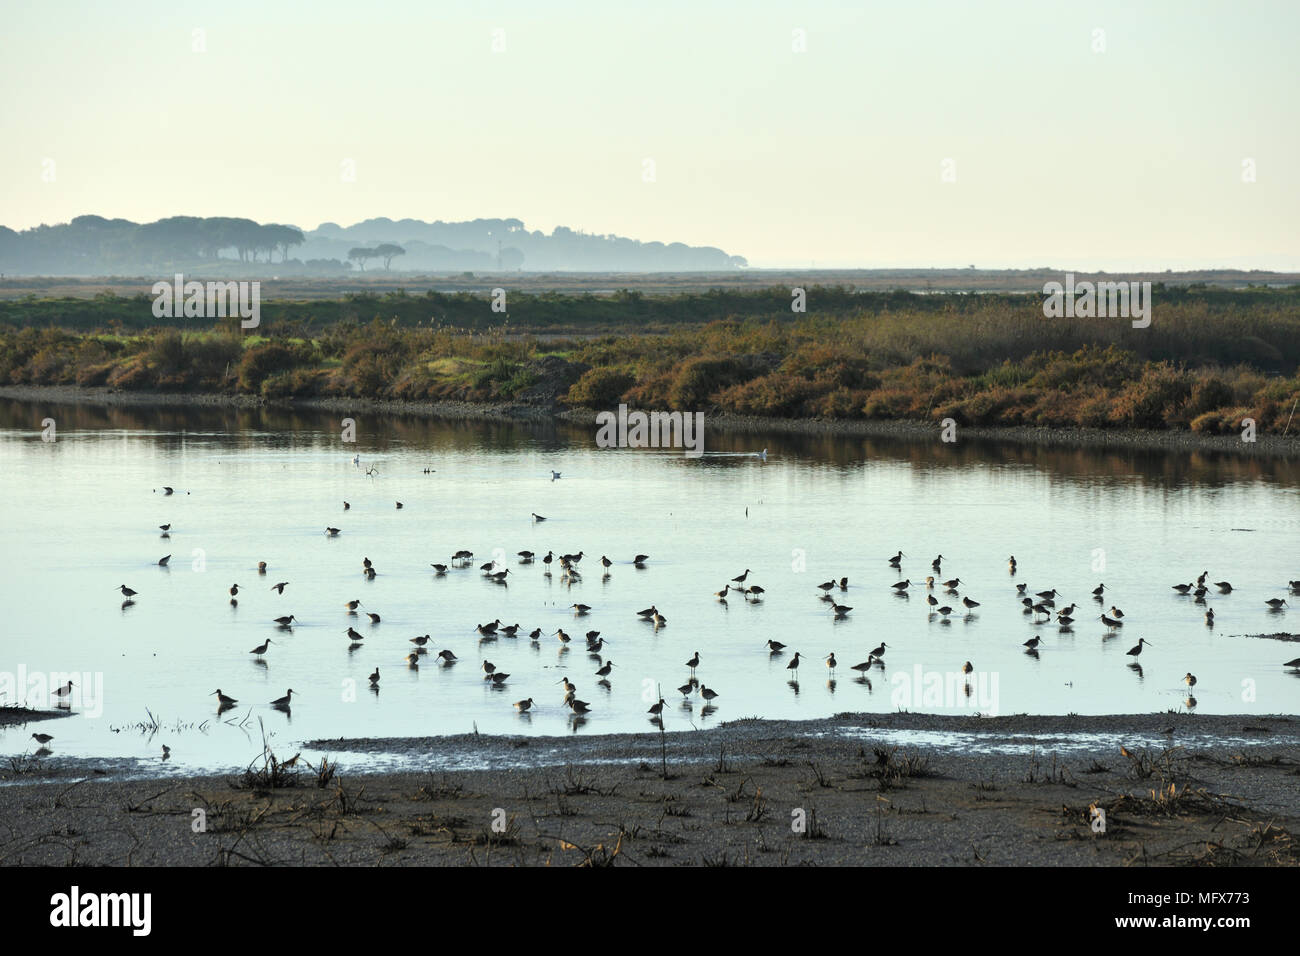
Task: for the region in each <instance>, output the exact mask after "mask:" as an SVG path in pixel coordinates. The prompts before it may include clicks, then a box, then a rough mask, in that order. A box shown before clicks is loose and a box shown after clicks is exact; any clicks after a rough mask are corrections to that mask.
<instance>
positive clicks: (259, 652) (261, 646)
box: [248, 637, 272, 657]
mask: <svg viewBox="0 0 1300 956" xmlns="http://www.w3.org/2000/svg"><path fill="white" fill-rule="evenodd" d="M271 643H272V642H271V639H270V638H269V637H268V638H267V639H266V640H265V641H263V642H262V643H261V644H258V645H257V646H256V647H255V648H253V649H252V650H251V651H249V652H248V653H250V654H256V655H257V656H258V657H261V656H262V655H263V654H265V653H266V649H267V648H268V647H270V646H271Z"/></svg>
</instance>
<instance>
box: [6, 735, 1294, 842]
mask: <svg viewBox="0 0 1300 956" xmlns="http://www.w3.org/2000/svg"><path fill="white" fill-rule="evenodd" d="M900 731H909V732H912V733H913V735H914V736H913V737H912V738H911V739H913V740H915V741H917V742H915V743H913V742H899V740H900V739H901V738H900V737H899V732H900ZM304 749H305V750H310V751H312V752H314V753H317V754H324V753H329V754H331V755H335V756H338V757H340V758H342V760H343V762H344V763H345V764H346V765H347V766H346V767H345V768H344V769H339V767H338V765H337V764H334V762H333V759H332V758H325V759H324V761H322V758H320V757H313V758H312V759H310V760H309V759H307V758H306V757H304V756H298V758H297V760H294V759H293V757H289V758H288V760H287V761H284V762H281V760H276V761H274V762H272V761H271V759H270V758H269V757H267V756H264V757H263V758H259V759H258V760H257V761H254V763H253V765H252V766H251V767H250V768H248V769H247V770H244V771H237V772H233V773H229V774H224V775H215V776H213V775H207V776H188V775H185V774H184V773H176V772H173V773H172V774H171V775H166V774H165V772H162V771H161V770H160V771H159V772H155V773H153V774H150V773H149V770H148V768H140V767H137V768H135V769H134V773H135V774H136V775H135V776H128V777H126V778H123V776H121V774H120V770H121V768H118V770H117V771H114V770H112V769H109V768H106V767H104V766H98V767H96V766H93V765H91V764H90V763H89V762H85V761H67V762H63V761H60V760H59V759H58V758H45V759H43V760H40V761H31V760H27V761H16V762H11V763H10V764H9V765H8V766H7V767H5V769H4V771H3V773H0V778H3V780H4V781H5V783H6V784H7V785H5V786H0V862H3V863H6V864H45V865H63V864H70V863H79V864H97V865H145V866H154V865H177V864H185V865H268V864H270V865H338V864H344V865H384V866H392V865H497V866H544V865H555V866H572V865H578V866H582V865H589V866H595V865H640V866H649V865H659V866H692V865H696V866H713V865H754V866H777V865H797V864H818V865H881V866H914V865H915V866H927V865H930V866H933V865H940V866H953V865H957V866H979V865H991V866H1060V865H1076V866H1077V865H1096V866H1123V865H1168V866H1176V865H1249V866H1295V865H1297V864H1300V842H1298V841H1297V836H1296V835H1297V833H1300V722H1298V721H1296V720H1295V719H1293V718H1290V717H1286V716H1273V717H1260V716H1255V715H1246V716H1195V715H1188V714H1150V715H1113V716H1101V717H1086V716H1069V717H1028V716H1023V715H1021V716H1008V717H996V718H974V717H934V716H927V715H918V714H887V715H861V714H859V715H839V716H837V717H835V718H831V719H829V720H823V721H801V722H782V721H761V720H743V721H735V722H731V723H728V724H726V725H723V726H721V727H718V728H715V729H712V730H707V731H694V732H683V733H672V734H665V735H662V736H660V735H659V734H658V733H653V732H652V733H647V734H620V735H609V736H593V737H582V736H575V737H565V738H559V737H515V736H508V737H507V736H484V735H464V736H459V737H438V738H410V739H403V740H382V741H377V740H332V741H308V742H305V744H304ZM381 755H382V756H381ZM394 755H397V756H399V757H400V758H401V764H402V766H403V767H404V768H405V767H412V768H417V769H403V770H401V771H399V772H365V768H366V767H367V760H368V759H371V758H373V759H374V761H375V762H376V763H379V762H380V761H381V760H384V759H387V760H389V761H391V760H392V759H393V757H394ZM283 756H284V755H281V759H283ZM141 774H143V776H141ZM1103 816H1104V822H1103Z"/></svg>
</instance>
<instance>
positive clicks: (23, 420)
mask: <svg viewBox="0 0 1300 956" xmlns="http://www.w3.org/2000/svg"><path fill="white" fill-rule="evenodd" d="M47 416H53V417H54V418H55V419H56V421H57V422H58V430H59V431H58V434H59V436H60V439H61V440H62V439H66V438H68V437H71V436H70V435H69V433H71V432H98V433H103V432H110V433H111V432H118V433H123V434H122V435H120V436H118V437H126V436H128V435H131V434H138V433H140V432H145V431H148V432H150V433H151V439H152V441H153V442H154V443H155V444H156V445H157V446H158V447H159V448H161V449H163V450H166V451H172V452H174V451H180V450H183V449H185V448H186V447H188V446H190V445H192V444H194V443H199V444H202V445H216V446H218V447H221V448H227V449H230V450H232V451H237V450H240V449H247V448H250V447H254V446H256V447H259V448H267V447H270V448H273V449H286V450H287V449H313V448H315V449H319V448H325V447H329V448H331V449H333V448H335V447H336V446H337V441H338V435H339V434H340V432H341V429H342V420H343V419H344V418H352V419H354V420H355V421H356V431H357V437H358V443H357V444H358V446H359V447H361V448H364V449H365V450H366V452H367V453H369V454H372V455H373V454H383V453H388V452H393V451H396V450H399V449H405V448H409V447H411V446H414V447H418V448H421V449H427V450H428V452H429V453H430V454H431V455H433V456H434V457H435V458H436V456H437V455H438V454H439V453H445V452H451V451H467V450H478V451H484V452H492V451H499V452H515V451H518V450H519V449H520V448H521V447H530V448H534V449H537V450H540V451H548V452H555V453H562V452H564V451H566V450H569V449H573V448H589V447H592V446H593V445H594V441H595V426H594V424H593V425H592V427H590V428H585V427H583V426H581V425H580V424H575V423H571V422H564V421H556V420H551V419H539V420H531V419H530V420H525V421H476V420H443V419H439V420H434V419H430V418H429V417H427V416H424V415H415V414H382V415H381V414H376V413H369V412H365V411H361V412H356V411H347V412H343V411H339V412H324V411H319V410H314V409H292V408H284V407H279V406H274V407H272V406H258V407H249V408H224V407H220V406H207V405H192V406H184V407H166V406H143V405H128V406H115V407H114V406H99V405H81V404H58V405H45V404H35V403H31V402H27V401H19V400H15V399H3V400H0V429H15V430H20V431H25V432H27V433H29V434H34V433H36V432H39V431H40V422H41V420H42V419H43V418H45V417H47ZM706 428H707V418H706ZM10 440H13V439H12V437H10ZM50 445H51V450H53V451H55V453H57V449H58V447H59V443H58V442H54V443H50ZM761 448H767V449H768V454H769V457H770V458H798V459H803V460H807V461H812V462H817V463H819V465H820V466H822V467H826V468H833V469H841V470H842V469H851V468H853V467H855V466H857V465H861V464H862V463H864V462H868V461H874V462H887V463H893V464H896V465H899V466H905V467H908V468H913V469H916V470H918V471H920V472H925V471H942V470H944V469H950V468H952V467H968V466H982V467H987V468H990V469H992V470H994V471H999V470H1015V469H1026V470H1033V471H1037V472H1041V473H1044V474H1047V475H1050V476H1052V477H1053V479H1054V480H1060V481H1066V482H1070V483H1072V484H1077V483H1079V482H1081V481H1082V482H1086V483H1087V484H1089V485H1090V486H1092V487H1093V488H1094V493H1095V494H1098V495H1100V494H1104V493H1105V490H1106V489H1107V488H1108V487H1112V486H1113V485H1114V484H1115V483H1123V482H1125V481H1130V480H1138V481H1140V482H1141V483H1143V484H1144V485H1150V486H1152V487H1154V488H1165V489H1175V488H1181V487H1184V486H1187V485H1190V484H1194V485H1197V486H1199V487H1201V488H1203V489H1208V490H1213V489H1217V488H1222V487H1226V486H1229V485H1232V484H1237V483H1243V482H1246V483H1251V482H1261V481H1262V482H1269V483H1273V484H1277V485H1280V486H1284V487H1297V486H1300V461H1297V460H1287V459H1284V458H1276V457H1250V456H1240V455H1234V454H1231V453H1228V452H1222V451H1217V450H1197V451H1189V452H1175V451H1165V450H1142V449H1137V448H1127V447H1125V448H1070V447H1066V446H1062V445H1047V444H1044V445H1039V444H1024V443H1020V442H1009V441H998V440H996V439H985V438H971V439H964V440H962V441H959V442H954V443H943V442H938V441H934V440H933V439H932V438H929V437H920V436H912V437H904V436H897V437H893V436H891V437H867V436H854V435H844V434H840V433H825V434H801V433H767V434H764V433H761V432H758V433H751V432H748V431H723V430H718V429H708V430H707V439H706V451H707V452H711V453H726V454H745V453H753V452H755V451H757V450H759V449H761ZM701 463H702V464H703V465H704V466H706V467H710V468H727V467H742V466H744V465H745V464H746V460H745V459H743V458H741V459H728V458H725V457H717V458H714V457H706V458H705V459H703V460H702V462H701ZM429 473H430V474H436V469H432V470H431V471H430V472H429ZM1013 573H1014V572H1013Z"/></svg>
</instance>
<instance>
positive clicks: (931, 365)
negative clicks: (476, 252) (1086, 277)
mask: <svg viewBox="0 0 1300 956" xmlns="http://www.w3.org/2000/svg"><path fill="white" fill-rule="evenodd" d="M137 298H138V297H137ZM371 298H372V299H373V301H372V302H367V303H362V302H360V301H358V300H357V299H355V298H348V299H344V300H339V301H337V302H329V303H324V304H322V303H320V302H314V303H279V304H276V303H264V305H263V321H262V325H261V326H260V327H259V328H257V329H254V330H248V331H243V330H240V329H239V327H238V325H237V324H235V323H229V324H227V325H225V326H224V327H214V326H213V325H212V324H209V323H203V328H202V329H201V330H200V329H199V322H198V320H188V322H186V321H185V320H182V324H183V327H181V328H177V327H161V328H157V327H156V328H147V329H134V328H132V327H131V326H130V325H129V324H128V323H125V322H123V321H122V319H121V313H122V311H123V310H124V309H127V308H128V306H131V307H132V308H134V305H132V304H133V303H134V304H136V305H138V303H137V302H136V299H120V298H113V297H102V298H101V299H96V300H79V301H80V302H81V303H82V305H81V306H79V308H86V309H92V308H93V307H94V304H95V303H100V304H102V305H103V306H104V308H103V309H102V310H101V311H100V312H98V313H88V315H97V316H99V318H100V320H101V321H99V323H98V325H95V326H93V327H91V326H90V325H89V322H90V319H88V318H86V317H84V316H83V317H81V318H77V319H76V321H73V322H71V324H72V325H74V326H77V327H76V328H67V327H64V325H63V324H62V323H61V321H60V320H59V318H58V316H57V315H56V314H55V313H54V312H52V311H49V310H45V307H44V306H41V304H40V302H41V301H45V300H37V301H36V302H35V303H33V302H28V301H27V300H16V301H14V302H10V303H7V304H5V306H4V311H3V313H2V314H0V319H3V320H7V321H9V322H10V323H11V324H10V325H7V326H4V325H0V385H81V386H108V387H111V388H117V389H123V390H168V391H182V392H216V393H223V394H244V395H256V396H260V397H265V398H289V397H297V398H305V397H313V398H319V397H352V398H374V399H395V400H400V401H417V402H418V401H462V402H475V403H488V402H490V403H500V402H519V403H523V404H534V405H545V406H550V405H560V406H565V405H569V406H586V407H595V408H608V407H612V406H614V405H617V404H618V403H619V402H627V403H628V404H629V405H633V406H638V407H642V408H673V409H682V410H692V411H694V410H705V411H713V412H716V413H722V414H731V415H743V416H758V417H771V418H775V417H781V418H821V419H832V420H846V421H851V420H897V419H910V420H927V421H938V420H941V419H944V418H949V417H950V418H953V419H954V420H956V421H957V422H958V423H960V424H963V425H978V426H1033V427H1090V428H1155V429H1184V430H1185V429H1190V430H1192V431H1196V432H1200V433H1204V434H1229V433H1233V432H1237V431H1239V430H1240V429H1241V427H1242V426H1241V421H1242V419H1243V418H1247V417H1249V418H1253V419H1255V421H1256V422H1257V427H1258V429H1259V431H1260V432H1262V433H1282V432H1284V431H1286V430H1287V429H1288V427H1290V428H1291V429H1295V428H1297V427H1300V426H1298V425H1297V423H1296V422H1295V421H1293V420H1292V418H1291V416H1292V412H1293V409H1294V408H1295V406H1296V403H1297V401H1300V375H1298V374H1297V370H1298V369H1300V290H1297V289H1281V290H1264V289H1259V290H1214V289H1195V288H1193V289H1182V290H1166V291H1165V292H1164V294H1163V295H1155V296H1154V299H1155V313H1154V318H1153V321H1152V324H1151V326H1150V327H1149V328H1145V329H1134V328H1132V326H1131V324H1130V322H1129V321H1128V320H1125V319H1086V318H1081V319H1047V318H1044V316H1043V314H1042V297H1041V296H1034V295H1030V296H1023V295H989V296H969V295H930V296H918V295H910V294H907V293H891V294H879V293H853V292H849V291H847V290H842V289H834V290H817V289H814V290H811V291H810V294H809V300H808V301H809V311H808V312H807V313H806V314H792V313H791V312H790V311H789V301H790V300H789V294H788V292H787V291H786V290H779V289H777V290H765V291H763V292H757V293H741V292H727V293H708V294H700V295H674V296H642V295H639V294H635V293H628V294H626V295H622V296H612V297H603V298H602V297H594V296H564V295H558V294H556V295H539V296H532V297H529V296H521V297H520V296H517V297H513V298H512V300H511V309H510V313H509V314H508V315H506V316H502V315H499V314H494V313H492V312H491V310H490V308H489V307H488V300H487V299H486V298H483V297H476V296H471V295H456V296H441V297H439V298H438V301H440V302H441V301H444V300H454V301H455V303H456V309H454V310H451V313H450V314H449V315H446V316H442V315H439V314H438V312H437V309H436V308H434V306H433V305H431V303H433V302H434V299H432V298H430V297H425V296H407V295H405V294H402V295H394V296H384V297H371ZM24 302H26V303H27V305H26V309H27V311H26V312H24V311H23V309H24ZM281 306H283V308H281ZM298 308H300V309H303V310H315V311H313V312H312V313H311V314H310V315H308V314H301V315H299V314H297V313H296V312H295V309H298ZM43 310H44V311H43ZM431 310H432V314H431ZM458 310H463V313H464V314H463V315H462V314H461V311H458ZM390 312H392V314H390ZM42 315H45V318H46V319H47V322H46V324H44V326H43V327H41V324H40V322H39V319H40V317H41V316H42ZM457 317H459V318H460V319H464V320H465V321H462V322H452V321H450V319H453V318H457ZM507 320H508V321H507ZM611 330H612V331H611Z"/></svg>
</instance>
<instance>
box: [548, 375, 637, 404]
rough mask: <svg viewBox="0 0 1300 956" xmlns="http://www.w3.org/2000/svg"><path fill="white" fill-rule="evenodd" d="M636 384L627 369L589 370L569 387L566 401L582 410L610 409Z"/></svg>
mask: <svg viewBox="0 0 1300 956" xmlns="http://www.w3.org/2000/svg"><path fill="white" fill-rule="evenodd" d="M635 382H636V379H635V378H634V377H633V375H632V373H631V372H629V371H627V370H626V369H622V368H593V369H589V370H588V371H586V372H583V373H582V377H581V378H579V379H578V380H577V381H576V382H574V383H573V384H572V385H571V386H569V392H568V394H567V395H565V397H564V401H565V403H566V404H568V405H572V406H577V407H581V408H610V407H611V406H615V405H618V403H619V402H621V401H622V400H623V394H624V393H625V392H626V391H627V390H628V389H629V388H631V387H632V386H633V384H635Z"/></svg>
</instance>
